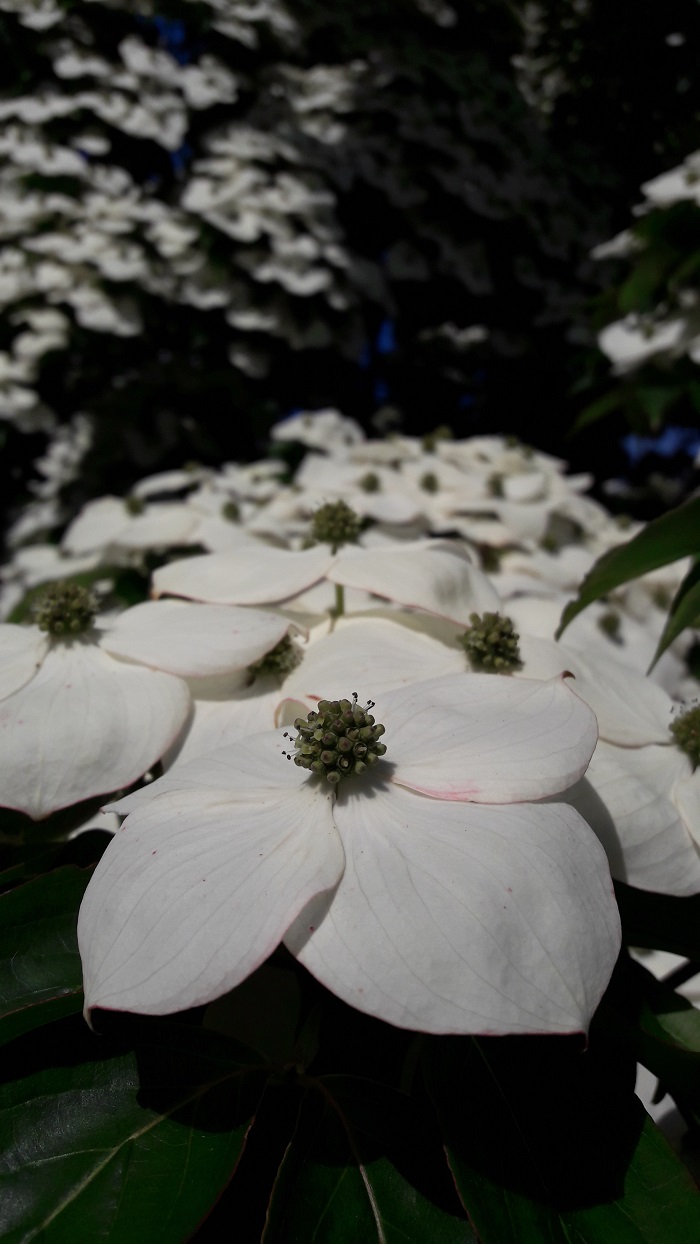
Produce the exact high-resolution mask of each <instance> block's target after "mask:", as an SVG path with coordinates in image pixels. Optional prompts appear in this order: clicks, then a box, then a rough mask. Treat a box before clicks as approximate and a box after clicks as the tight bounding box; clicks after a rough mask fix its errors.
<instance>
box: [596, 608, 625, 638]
mask: <svg viewBox="0 0 700 1244" xmlns="http://www.w3.org/2000/svg"><path fill="white" fill-rule="evenodd" d="M621 626H622V622H621V620H620V615H619V613H616V612H615V610H614V609H608V610H606V612H605V613H602V614H601V615H600V617H599V618H598V630H599V631H602V632H603V634H604V635H607V637H608V639H611V640H612V641H613V643H615V644H621V643H622V638H621V636H620V628H621Z"/></svg>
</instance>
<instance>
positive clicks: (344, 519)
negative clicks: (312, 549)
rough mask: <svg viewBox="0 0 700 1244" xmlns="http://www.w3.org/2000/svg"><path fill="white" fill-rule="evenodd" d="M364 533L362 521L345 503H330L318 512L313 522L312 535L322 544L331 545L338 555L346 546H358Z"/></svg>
mask: <svg viewBox="0 0 700 1244" xmlns="http://www.w3.org/2000/svg"><path fill="white" fill-rule="evenodd" d="M361 531H362V519H361V518H360V516H359V514H356V513H355V511H354V510H351V509H350V506H349V505H347V504H346V503H345V501H329V502H328V503H327V505H322V506H321V507H320V509H318V510H317V511H316V513H315V514H314V516H313V519H312V520H311V535H312V536H313V538H314V540H318V542H319V543H321V544H330V546H331V552H332V553H337V552H338V549H339V548H341V547H342V545H344V544H356V543H357V537H358V536H359V534H360V532H361Z"/></svg>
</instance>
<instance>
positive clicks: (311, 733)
mask: <svg viewBox="0 0 700 1244" xmlns="http://www.w3.org/2000/svg"><path fill="white" fill-rule="evenodd" d="M371 708H374V704H373V702H372V700H370V701H369V703H368V704H367V705H366V706H365V708H362V707H361V706H360V705H359V704H358V702H357V694H356V693H353V697H352V700H319V703H318V711H317V712H311V713H309V715H308V717H307V718H306V719H304V718H303V717H297V719H296V721H295V722H294V726H295V729H296V730H297V734H296V737H295V738H294V739H293V740H292V742H293V746H294V748H295V751H294V753H293V754H292V753H287V752H285V755H286V756H287V759H288V760H292V759H293V760H294V763H295V765H299V766H300V768H302V769H309V770H310V771H311V772H312V773H319V774H321V775H322V776H323V777H325V779H326V781H327V782H330V783H331V784H332V785H334V786H335V785H337V783H338V782H339V781H340V779H341V778H346V777H352V776H353V775H354V776H359V775H360V774H362V773H364V772H365V771H366V770H367V769H368V768H371V766H372V765H375V764H376V763H377V761H378V760H379V758H380V756H383V755H384V753H385V752H386V747H385V746H384V744H383V743H379V742H378V740H379V739H380V738H381V736H382V735H383V734H384V726H382V725H381V724H380V723H378V722H375V720H374V717H373V716H372V714H371V713H370V711H369V710H370V709H371ZM286 737H287V738H291V735H287V736H286Z"/></svg>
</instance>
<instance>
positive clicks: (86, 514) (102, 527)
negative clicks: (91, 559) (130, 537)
mask: <svg viewBox="0 0 700 1244" xmlns="http://www.w3.org/2000/svg"><path fill="white" fill-rule="evenodd" d="M130 521H131V516H130V515H129V513H128V511H127V508H126V506H125V504H124V502H123V501H122V500H121V499H120V498H119V497H98V499H97V500H96V501H89V502H88V504H87V505H86V506H84V507H83V509H82V510H81V511H80V513H79V515H78V517H77V518H76V519H74V521H73V522H72V523H71V524H70V526H69V527H68V528H67V530H66V532H65V535H64V536H63V540H62V542H61V543H62V546H63V548H64V549H65V550H66V552H68V553H89V552H91V551H92V550H93V549H101V548H104V546H105V545H107V544H113V543H114V542H115V541H116V540H117V539H118V537H119V536H120V535H121V533H122V532H123V530H124V528H125V527H126V526H127V525H128V523H129V522H130Z"/></svg>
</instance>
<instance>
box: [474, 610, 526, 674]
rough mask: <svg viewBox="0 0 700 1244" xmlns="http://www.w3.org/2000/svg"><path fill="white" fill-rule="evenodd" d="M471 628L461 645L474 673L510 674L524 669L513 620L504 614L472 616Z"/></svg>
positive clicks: (475, 614)
mask: <svg viewBox="0 0 700 1244" xmlns="http://www.w3.org/2000/svg"><path fill="white" fill-rule="evenodd" d="M469 621H470V622H471V626H470V627H467V629H466V631H465V632H464V634H463V635H462V636H460V643H461V644H462V645H463V647H464V651H465V652H466V654H467V657H468V658H469V664H470V665H471V667H472V669H474V670H479V671H481V672H482V673H484V674H510V673H511V671H512V670H518V669H521V668H522V664H523V663H522V661H521V659H520V647H519V644H518V639H519V635H518V633H517V631H516V630H515V627H514V626H513V623H512V622H511V620H510V618H506V617H501V615H500V613H482V614H478V613H470V615H469Z"/></svg>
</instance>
